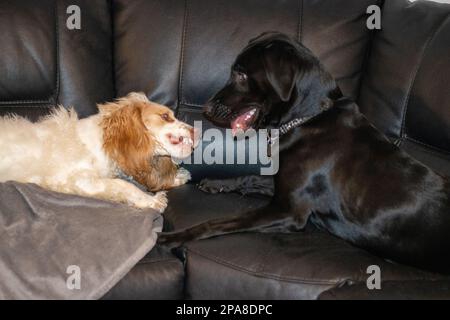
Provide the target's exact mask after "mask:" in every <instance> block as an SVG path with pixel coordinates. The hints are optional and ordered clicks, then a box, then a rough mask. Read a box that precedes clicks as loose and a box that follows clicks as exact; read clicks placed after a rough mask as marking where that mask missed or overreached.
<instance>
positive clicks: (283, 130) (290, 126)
mask: <svg viewBox="0 0 450 320" xmlns="http://www.w3.org/2000/svg"><path fill="white" fill-rule="evenodd" d="M329 108H330V106H329V105H327V106H324V107H323V108H322V110H321V111H320V112H319V113H316V114H315V115H312V116H307V117H301V118H294V119H292V120H291V121H289V122H287V123H285V124H282V125H281V126H280V128H279V129H278V131H279V133H278V135H277V136H276V137H271V136H270V134H269V136H267V142H268V144H269V145H272V144H274V143H275V142H276V141H277V140H278V139H280V138H281V137H282V136H284V135H285V134H287V133H288V132H290V131H292V130H294V129H295V128H298V127H300V126H301V125H302V124H304V123H306V122H308V121H310V120H311V119H313V118H315V117H317V116H319V115H321V114H322V113H324V112H325V111H327V110H328V109H329Z"/></svg>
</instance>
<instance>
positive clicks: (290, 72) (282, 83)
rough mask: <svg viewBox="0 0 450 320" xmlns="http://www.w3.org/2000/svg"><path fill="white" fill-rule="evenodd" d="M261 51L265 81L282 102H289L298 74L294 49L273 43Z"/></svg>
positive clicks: (280, 43) (279, 43)
mask: <svg viewBox="0 0 450 320" xmlns="http://www.w3.org/2000/svg"><path fill="white" fill-rule="evenodd" d="M263 50H264V51H263V63H264V68H265V71H266V76H267V80H268V81H269V83H270V84H271V86H272V87H273V89H274V90H275V92H276V93H277V94H278V96H279V97H280V99H281V100H282V101H284V102H286V101H289V99H290V98H291V95H292V91H293V90H294V87H295V83H296V82H297V79H298V77H299V72H300V70H299V69H300V68H299V62H298V57H297V56H296V54H295V49H294V48H292V47H289V46H287V45H286V44H284V43H282V42H275V43H270V44H268V45H267V46H266V47H265V48H264V49H263Z"/></svg>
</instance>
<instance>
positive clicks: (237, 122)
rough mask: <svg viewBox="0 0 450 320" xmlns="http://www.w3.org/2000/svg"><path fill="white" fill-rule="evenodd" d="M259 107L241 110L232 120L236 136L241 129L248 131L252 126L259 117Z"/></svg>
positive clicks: (232, 130) (232, 128) (232, 127)
mask: <svg viewBox="0 0 450 320" xmlns="http://www.w3.org/2000/svg"><path fill="white" fill-rule="evenodd" d="M258 112H259V111H258V108H255V107H251V108H248V109H246V110H245V111H244V112H241V113H240V114H239V115H238V116H237V117H236V118H234V119H232V120H231V123H230V126H231V132H232V134H233V136H236V135H237V134H238V132H239V131H243V132H245V131H247V130H248V129H249V128H251V127H252V125H253V123H254V122H255V120H256V119H257V117H258Z"/></svg>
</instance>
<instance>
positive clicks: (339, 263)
mask: <svg viewBox="0 0 450 320" xmlns="http://www.w3.org/2000/svg"><path fill="white" fill-rule="evenodd" d="M267 202H268V199H267V198H253V197H244V196H241V195H237V194H218V195H210V194H206V193H203V192H201V191H199V190H198V189H197V187H196V186H195V185H186V186H183V187H181V188H178V189H175V190H173V191H171V192H170V193H169V207H168V209H167V210H166V212H165V214H164V215H165V220H166V221H167V222H168V225H167V227H168V229H169V228H170V229H176V230H179V229H183V228H186V227H189V226H192V225H195V224H198V223H200V222H202V221H206V220H208V219H211V218H217V217H224V216H229V215H235V214H237V213H240V212H244V211H246V210H250V209H254V208H256V207H258V206H263V205H264V204H266V203H267ZM168 229H166V230H168ZM184 256H185V259H186V261H185V264H186V266H185V268H186V280H185V293H186V297H187V298H191V299H316V298H319V297H321V294H324V295H325V297H326V293H327V292H328V293H329V295H330V294H332V293H333V292H334V291H333V290H337V289H339V288H344V287H351V288H355V290H356V289H358V290H360V291H364V294H365V295H367V296H371V295H373V294H377V295H380V294H381V293H380V291H381V292H384V291H386V290H388V292H387V293H386V295H388V294H391V295H394V296H395V292H396V290H397V286H396V284H397V283H398V284H399V287H398V290H403V289H402V288H405V283H413V282H412V281H414V282H415V283H416V282H417V281H429V282H427V283H428V284H429V286H430V287H431V288H432V289H430V290H434V289H433V288H434V287H433V285H432V284H433V281H435V280H441V279H450V278H448V277H445V276H442V275H437V274H432V273H428V272H424V271H420V270H417V269H414V268H410V267H406V266H400V265H397V264H394V263H391V262H387V261H385V260H383V259H381V258H378V257H376V256H374V255H372V254H370V253H368V252H366V251H365V250H362V249H359V248H356V247H354V246H352V245H350V244H348V243H347V242H345V241H343V240H341V239H338V238H336V237H334V236H332V235H329V234H327V233H325V232H322V231H319V230H317V229H315V228H314V227H312V226H308V227H307V230H306V231H304V232H299V233H295V234H270V233H268V234H259V233H240V234H233V235H225V236H220V237H215V238H211V239H207V240H202V241H195V242H190V243H188V244H186V246H185V251H184ZM371 265H377V266H379V267H380V270H381V282H382V283H381V290H375V291H378V292H377V293H372V292H373V291H374V290H368V289H367V287H366V281H367V279H368V277H369V276H370V274H368V273H367V268H368V267H369V266H371ZM385 283H386V287H384V284H385ZM412 285H413V284H412ZM413 286H414V285H413ZM416 287H417V288H419V286H417V285H416ZM363 289H364V290H363ZM436 290H440V292H441V294H440V295H441V296H442V295H444V294H448V297H450V289H449V288H443V285H442V283H441V284H439V283H436ZM344 293H345V292H343V293H342V294H344ZM329 295H328V296H329Z"/></svg>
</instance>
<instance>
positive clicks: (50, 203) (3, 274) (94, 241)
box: [0, 182, 162, 299]
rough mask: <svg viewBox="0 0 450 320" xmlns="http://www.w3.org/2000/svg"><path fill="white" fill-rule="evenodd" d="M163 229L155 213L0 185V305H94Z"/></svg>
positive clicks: (30, 187) (25, 186) (27, 186)
mask: <svg viewBox="0 0 450 320" xmlns="http://www.w3.org/2000/svg"><path fill="white" fill-rule="evenodd" d="M161 228H162V217H161V215H159V214H158V213H157V212H156V211H153V210H145V211H141V210H136V209H133V208H131V207H128V206H126V205H120V204H116V203H111V202H106V201H100V200H96V199H89V198H84V197H78V196H72V195H65V194H60V193H55V192H50V191H47V190H44V189H42V188H40V187H38V186H36V185H32V184H20V183H15V182H7V183H0V299H98V298H100V297H102V296H103V295H104V294H105V293H106V292H107V291H108V290H109V289H110V288H111V287H113V286H114V285H115V284H116V283H117V282H118V281H119V280H120V279H121V278H122V277H123V276H124V275H125V274H126V273H127V272H128V271H129V270H130V269H131V268H132V267H133V266H134V265H135V264H136V263H137V262H138V261H139V260H140V259H141V258H142V257H143V256H144V255H145V254H146V253H147V252H148V251H150V250H151V248H152V247H153V246H154V244H155V240H156V232H159V231H160V230H161Z"/></svg>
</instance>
